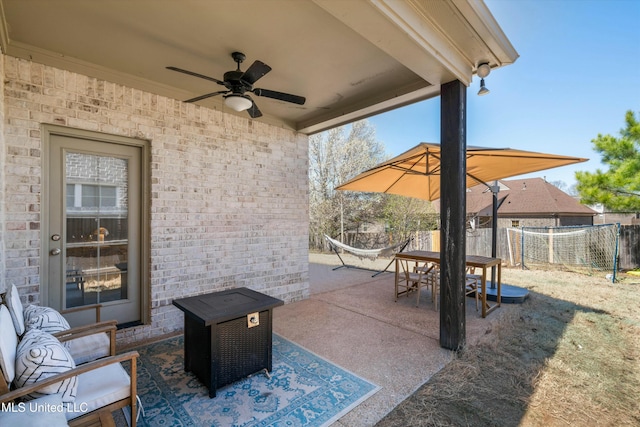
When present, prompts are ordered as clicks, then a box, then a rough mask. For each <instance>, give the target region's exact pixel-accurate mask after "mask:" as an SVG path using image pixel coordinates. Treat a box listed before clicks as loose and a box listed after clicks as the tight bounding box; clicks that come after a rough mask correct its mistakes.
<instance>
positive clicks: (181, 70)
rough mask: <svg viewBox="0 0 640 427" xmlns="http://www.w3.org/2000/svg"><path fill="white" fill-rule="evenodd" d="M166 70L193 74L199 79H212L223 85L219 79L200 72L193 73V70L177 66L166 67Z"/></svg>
mask: <svg viewBox="0 0 640 427" xmlns="http://www.w3.org/2000/svg"><path fill="white" fill-rule="evenodd" d="M167 70H171V71H177V72H179V73H183V74H188V75H190V76H194V77H200V78H201V79H205V80H209V81H212V82H216V83H218V84H219V85H223V86H224V82H223V81H221V80H218V79H214V78H213V77H209V76H205V75H202V74H198V73H194V72H193V71H189V70H183V69H182V68H178V67H167Z"/></svg>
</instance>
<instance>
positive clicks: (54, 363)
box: [13, 329, 78, 402]
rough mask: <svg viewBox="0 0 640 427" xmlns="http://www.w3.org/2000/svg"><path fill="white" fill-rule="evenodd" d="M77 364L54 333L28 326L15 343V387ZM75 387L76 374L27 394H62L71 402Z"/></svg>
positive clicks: (36, 396) (31, 397) (76, 387)
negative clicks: (19, 339) (20, 338)
mask: <svg viewBox="0 0 640 427" xmlns="http://www.w3.org/2000/svg"><path fill="white" fill-rule="evenodd" d="M75 367H76V364H75V362H74V361H73V358H72V357H71V355H70V354H69V351H68V350H67V349H66V348H65V347H64V346H63V345H62V344H61V343H60V341H58V340H57V339H56V338H55V337H54V336H53V335H51V334H49V333H47V332H44V331H41V330H38V329H31V330H28V331H27V333H26V334H24V337H22V341H20V344H18V350H17V354H16V377H15V379H14V380H13V383H14V384H15V386H16V387H18V388H20V387H24V386H25V385H29V384H33V383H36V382H38V381H40V380H43V379H45V378H49V377H51V376H54V375H57V374H59V373H62V372H66V371H68V370H70V369H73V368H75ZM77 390H78V378H77V377H71V378H67V379H65V380H63V381H61V382H59V383H55V384H52V385H50V386H47V387H43V388H41V389H40V390H38V392H35V393H32V394H30V395H28V397H27V399H36V398H38V397H41V396H44V395H47V394H61V395H62V401H63V402H73V401H74V400H75V398H76V392H77Z"/></svg>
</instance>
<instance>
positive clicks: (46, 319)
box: [24, 305, 70, 334]
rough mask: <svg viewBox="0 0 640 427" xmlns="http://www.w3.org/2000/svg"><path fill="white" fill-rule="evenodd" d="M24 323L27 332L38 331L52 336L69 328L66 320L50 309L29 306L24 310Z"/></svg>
mask: <svg viewBox="0 0 640 427" xmlns="http://www.w3.org/2000/svg"><path fill="white" fill-rule="evenodd" d="M24 323H25V327H26V329H27V331H29V330H31V329H40V330H41V331H45V332H49V333H50V334H53V333H55V332H61V331H66V330H68V329H69V328H70V326H69V323H68V322H67V320H66V319H65V318H64V317H62V314H60V313H58V312H57V311H56V310H54V309H53V308H51V307H41V306H39V305H29V306H27V308H25V309H24Z"/></svg>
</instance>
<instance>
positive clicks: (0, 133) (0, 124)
mask: <svg viewBox="0 0 640 427" xmlns="http://www.w3.org/2000/svg"><path fill="white" fill-rule="evenodd" d="M4 141H5V138H4V55H2V54H0V147H4V146H5V144H4ZM5 153H6V150H4V149H2V150H0V292H5V290H6V282H5V264H6V262H5V256H4V254H5V232H4V227H5V200H4V199H5V192H4V186H5V181H4V173H2V171H4V163H5Z"/></svg>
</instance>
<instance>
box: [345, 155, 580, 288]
mask: <svg viewBox="0 0 640 427" xmlns="http://www.w3.org/2000/svg"><path fill="white" fill-rule="evenodd" d="M440 153H441V150H440V144H432V143H427V142H423V143H420V144H418V145H417V146H415V147H413V148H411V149H410V150H408V151H405V152H404V153H402V154H400V155H398V156H396V157H394V158H392V159H391V160H387V161H385V162H382V163H380V164H379V165H377V166H375V167H373V168H371V169H369V170H367V171H365V172H362V173H361V174H359V175H357V176H356V177H354V178H352V179H350V180H349V181H347V182H345V183H344V184H341V185H340V186H338V187H336V189H337V190H350V191H364V192H373V193H388V194H397V195H400V196H408V197H416V198H419V199H425V200H436V199H439V198H440V171H441V169H440ZM466 157H467V159H466V163H467V188H468V187H472V186H475V185H478V184H484V185H486V186H487V187H488V188H489V189H490V190H491V191H492V193H493V218H492V228H493V235H492V245H491V256H492V257H494V258H495V256H496V232H497V221H498V212H497V211H498V196H497V192H498V188H497V186H491V185H489V184H487V182H489V181H495V180H498V179H504V178H508V177H511V176H516V175H522V174H525V173H530V172H537V171H541V170H545V169H551V168H556V167H559V166H565V165H570V164H574V163H580V162H586V161H587V160H589V159H584V158H580V157H570V156H561V155H557V154H546V153H537V152H533V151H524V150H516V149H512V148H487V147H471V146H470V147H467V151H466ZM491 282H492V288H493V286H494V284H493V283H494V281H493V279H492V281H491Z"/></svg>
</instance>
